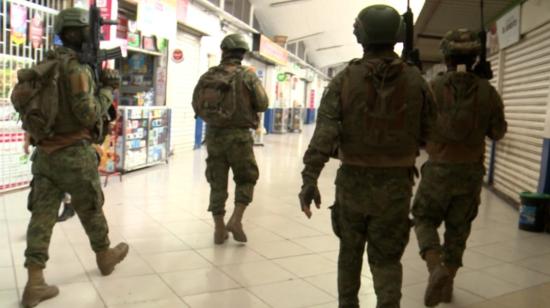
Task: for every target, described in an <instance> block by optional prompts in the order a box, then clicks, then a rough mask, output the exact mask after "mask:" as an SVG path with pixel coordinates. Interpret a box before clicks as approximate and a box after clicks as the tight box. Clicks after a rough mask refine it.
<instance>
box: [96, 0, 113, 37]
mask: <svg viewBox="0 0 550 308" xmlns="http://www.w3.org/2000/svg"><path fill="white" fill-rule="evenodd" d="M113 1H116V0H96V1H95V2H96V5H97V7H98V8H99V11H100V15H101V17H102V18H103V19H105V20H111V19H113V17H114V14H113ZM111 27H112V26H110V25H105V26H102V27H101V32H102V33H103V40H104V41H109V40H110V39H111Z"/></svg>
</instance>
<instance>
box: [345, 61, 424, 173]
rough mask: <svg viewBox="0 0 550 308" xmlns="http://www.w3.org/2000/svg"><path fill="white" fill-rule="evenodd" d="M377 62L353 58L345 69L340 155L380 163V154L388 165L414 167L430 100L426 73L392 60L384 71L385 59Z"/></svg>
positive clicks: (369, 163)
mask: <svg viewBox="0 0 550 308" xmlns="http://www.w3.org/2000/svg"><path fill="white" fill-rule="evenodd" d="M374 61H375V62H371V61H370V60H357V61H353V62H352V63H350V65H348V67H347V68H346V70H345V72H344V77H343V83H342V89H341V107H342V118H343V120H342V123H341V132H340V154H339V155H340V156H341V159H342V160H343V162H344V163H346V159H349V158H350V157H353V158H354V160H358V159H359V160H363V161H365V162H367V165H373V164H374V166H376V159H374V160H373V157H374V158H376V157H379V158H380V159H382V160H384V163H383V164H382V165H386V166H387V165H389V166H393V165H394V162H395V165H396V166H402V165H413V164H414V159H415V157H416V154H417V151H418V140H419V137H420V119H421V110H422V103H423V100H424V98H423V97H422V91H421V85H420V84H418V81H416V80H417V79H419V78H420V77H419V76H414V75H418V74H417V73H416V72H414V73H413V68H411V67H409V66H408V65H407V64H405V63H403V62H402V61H401V60H399V59H386V60H385V61H386V63H385V65H386V70H385V71H382V72H381V71H380V69H379V68H377V65H379V64H380V61H381V60H380V59H378V60H376V59H375V60H374ZM376 61H378V64H377V63H376ZM390 61H391V62H390ZM413 77H415V78H413Z"/></svg>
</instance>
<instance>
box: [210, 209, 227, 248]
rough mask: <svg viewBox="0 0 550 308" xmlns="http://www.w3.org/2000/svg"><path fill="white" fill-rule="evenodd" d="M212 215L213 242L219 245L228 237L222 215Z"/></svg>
mask: <svg viewBox="0 0 550 308" xmlns="http://www.w3.org/2000/svg"><path fill="white" fill-rule="evenodd" d="M212 217H214V244H216V245H221V244H223V243H224V242H225V240H227V239H228V238H229V234H228V232H227V229H226V228H225V222H224V221H223V215H213V216H212Z"/></svg>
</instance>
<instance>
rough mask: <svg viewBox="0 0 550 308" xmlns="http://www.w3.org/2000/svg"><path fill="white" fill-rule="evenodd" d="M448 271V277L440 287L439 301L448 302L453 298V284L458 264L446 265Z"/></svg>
mask: <svg viewBox="0 0 550 308" xmlns="http://www.w3.org/2000/svg"><path fill="white" fill-rule="evenodd" d="M446 267H447V270H448V271H449V279H448V280H447V283H446V284H445V285H444V286H443V288H442V289H441V301H442V302H443V303H450V302H451V301H452V300H453V285H454V279H455V277H456V272H457V271H458V266H446Z"/></svg>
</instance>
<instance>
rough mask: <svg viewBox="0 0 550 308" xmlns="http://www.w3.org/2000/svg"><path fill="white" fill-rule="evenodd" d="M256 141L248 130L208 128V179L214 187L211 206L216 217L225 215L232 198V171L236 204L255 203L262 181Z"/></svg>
mask: <svg viewBox="0 0 550 308" xmlns="http://www.w3.org/2000/svg"><path fill="white" fill-rule="evenodd" d="M253 145H254V141H253V139H252V135H251V133H250V131H249V130H248V129H237V128H234V129H229V128H214V127H208V129H207V131H206V146H207V150H208V158H207V159H206V179H207V181H208V183H210V205H209V207H208V210H209V211H210V212H212V214H213V215H223V214H225V202H226V200H227V197H228V193H227V184H228V176H229V169H231V170H232V171H233V180H234V181H235V184H236V187H235V204H242V205H248V204H250V202H252V198H253V195H254V186H255V185H256V181H257V180H258V177H259V171H258V165H257V164H256V159H255V157H254V151H253Z"/></svg>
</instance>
